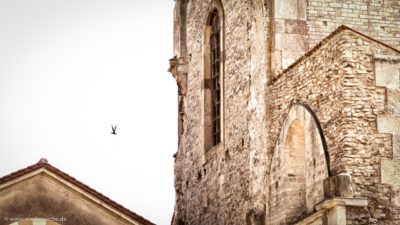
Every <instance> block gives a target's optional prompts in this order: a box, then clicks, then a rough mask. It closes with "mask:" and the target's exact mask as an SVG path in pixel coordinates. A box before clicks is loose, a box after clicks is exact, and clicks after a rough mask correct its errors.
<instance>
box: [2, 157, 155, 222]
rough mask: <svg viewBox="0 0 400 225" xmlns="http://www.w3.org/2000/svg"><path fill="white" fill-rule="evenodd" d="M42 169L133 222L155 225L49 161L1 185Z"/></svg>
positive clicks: (25, 170) (3, 179) (30, 168)
mask: <svg viewBox="0 0 400 225" xmlns="http://www.w3.org/2000/svg"><path fill="white" fill-rule="evenodd" d="M41 168H45V169H47V170H48V171H50V172H52V173H54V174H56V175H58V176H59V177H60V178H62V179H64V180H65V181H67V182H69V183H71V184H73V185H75V186H77V187H79V188H80V189H82V190H83V191H85V192H87V193H89V194H90V195H92V196H94V197H95V198H97V199H99V200H100V201H102V202H104V203H105V204H107V205H108V206H110V207H112V208H114V209H115V210H117V211H119V212H121V213H123V214H125V215H127V216H128V217H131V218H132V219H133V220H136V221H138V222H140V223H142V224H144V225H155V224H154V223H152V222H150V221H148V220H146V219H145V218H143V217H142V216H139V215H138V214H136V213H134V212H132V211H130V210H129V209H127V208H125V207H123V206H122V205H120V204H118V203H116V202H114V201H113V200H111V199H109V198H108V197H106V196H104V195H103V194H101V193H100V192H97V191H96V190H94V189H92V188H90V187H89V186H87V185H86V184H84V183H82V182H80V181H78V180H77V179H75V178H74V177H71V176H70V175H68V174H66V173H64V172H63V171H61V170H59V169H57V168H56V167H54V166H52V165H50V164H49V163H48V162H47V160H43V159H41V160H40V161H39V162H38V163H36V164H34V165H31V166H28V167H26V168H24V169H21V170H18V171H16V172H14V173H11V174H9V175H6V176H4V177H1V178H0V185H1V184H4V183H6V182H9V181H12V180H14V179H16V178H18V177H21V176H23V175H26V174H28V173H31V172H33V171H35V170H38V169H41Z"/></svg>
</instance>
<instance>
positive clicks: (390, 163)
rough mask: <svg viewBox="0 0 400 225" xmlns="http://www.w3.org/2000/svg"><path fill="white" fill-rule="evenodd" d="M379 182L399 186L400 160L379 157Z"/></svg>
mask: <svg viewBox="0 0 400 225" xmlns="http://www.w3.org/2000/svg"><path fill="white" fill-rule="evenodd" d="M381 183H383V184H389V185H392V186H400V160H398V159H381Z"/></svg>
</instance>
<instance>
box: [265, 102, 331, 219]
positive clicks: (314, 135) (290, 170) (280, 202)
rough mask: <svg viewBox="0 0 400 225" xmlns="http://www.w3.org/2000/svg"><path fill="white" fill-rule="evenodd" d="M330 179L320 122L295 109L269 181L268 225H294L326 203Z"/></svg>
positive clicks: (285, 127) (285, 126) (280, 140)
mask: <svg viewBox="0 0 400 225" xmlns="http://www.w3.org/2000/svg"><path fill="white" fill-rule="evenodd" d="M327 177H329V161H328V157H327V152H326V145H325V141H324V138H323V134H322V132H321V128H320V125H319V123H318V120H317V119H316V117H315V115H314V114H313V113H312V111H311V110H310V109H309V108H307V107H305V106H303V105H299V104H296V105H293V106H292V108H291V109H290V111H289V114H288V116H287V118H286V120H285V122H284V123H283V126H282V129H281V133H280V135H279V137H278V141H277V144H276V146H275V151H274V155H273V157H272V162H271V168H270V177H269V183H268V184H269V194H268V195H269V198H268V220H269V224H291V223H293V222H296V221H298V220H300V219H302V218H304V217H305V216H306V215H308V214H310V213H312V212H313V211H314V208H315V205H317V204H318V203H320V202H322V201H324V199H325V195H324V188H323V182H324V180H325V179H326V178H327Z"/></svg>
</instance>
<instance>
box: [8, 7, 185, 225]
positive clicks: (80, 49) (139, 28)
mask: <svg viewBox="0 0 400 225" xmlns="http://www.w3.org/2000/svg"><path fill="white" fill-rule="evenodd" d="M173 4H174V1H173V0H145V1H139V0H0V177H1V176H4V175H7V174H9V173H11V172H14V171H16V170H19V169H22V168H25V167H26V166H29V165H32V164H34V163H36V162H37V161H39V159H40V158H42V157H45V158H47V159H48V160H49V163H50V164H52V165H53V166H55V167H57V168H59V169H61V170H62V171H64V172H66V173H68V174H70V175H71V176H73V177H75V178H77V179H78V180H80V181H82V182H83V183H85V184H87V185H89V186H90V187H92V188H94V189H96V190H97V191H99V192H101V193H103V194H104V195H106V196H108V197H110V198H111V199H113V200H114V201H116V202H118V203H120V204H122V205H123V206H125V207H127V208H129V209H131V210H132V211H134V212H136V213H138V214H140V215H142V216H144V217H145V218H147V219H149V220H150V221H152V222H154V223H157V224H159V225H163V224H169V223H170V221H171V216H172V212H173V207H174V190H173V158H172V155H173V153H175V151H176V149H177V121H176V118H177V88H176V84H175V81H174V79H173V78H172V76H171V75H170V74H169V73H168V72H167V68H168V59H169V58H171V57H172V56H173V55H172V19H173V18H172V13H173ZM111 124H118V128H117V133H118V134H117V135H115V136H114V135H111V134H110V132H111Z"/></svg>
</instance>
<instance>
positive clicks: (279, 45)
mask: <svg viewBox="0 0 400 225" xmlns="http://www.w3.org/2000/svg"><path fill="white" fill-rule="evenodd" d="M274 47H275V50H281V51H285V52H305V51H306V50H307V49H308V47H307V44H306V41H305V37H304V36H303V35H301V34H286V33H285V34H282V33H277V34H275V46H274Z"/></svg>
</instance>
